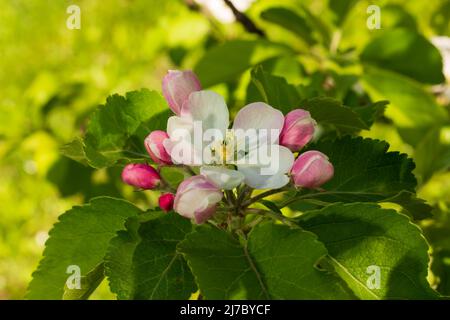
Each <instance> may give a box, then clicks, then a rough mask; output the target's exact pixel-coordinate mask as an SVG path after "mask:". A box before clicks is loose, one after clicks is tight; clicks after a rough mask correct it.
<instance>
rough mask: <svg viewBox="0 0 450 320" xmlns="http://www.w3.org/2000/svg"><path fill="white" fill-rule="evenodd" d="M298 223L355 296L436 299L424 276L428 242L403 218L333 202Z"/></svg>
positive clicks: (363, 206) (366, 206) (370, 207)
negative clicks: (324, 251)
mask: <svg viewBox="0 0 450 320" xmlns="http://www.w3.org/2000/svg"><path fill="white" fill-rule="evenodd" d="M298 223H299V225H300V226H301V227H302V228H304V229H306V230H308V231H311V232H313V233H315V234H316V235H317V236H318V237H319V240H320V241H321V242H322V243H323V244H324V245H325V247H326V248H327V250H328V256H329V259H330V261H331V263H332V264H333V266H334V267H335V270H336V272H337V273H338V274H339V275H340V276H341V277H342V279H344V280H345V281H346V282H347V284H348V285H349V287H350V288H351V289H352V290H353V292H354V293H355V294H356V295H357V296H358V297H360V298H362V299H433V298H437V297H438V295H437V293H436V292H434V291H433V290H432V289H431V288H430V285H429V284H428V282H427V280H426V277H427V272H428V262H429V257H428V253H427V252H428V245H427V243H426V241H425V239H424V238H423V235H422V233H421V231H420V229H419V228H418V227H417V226H415V225H413V224H411V223H410V221H409V220H408V218H407V217H406V216H404V215H401V214H398V213H397V212H396V211H394V210H386V209H381V208H380V207H379V206H377V205H374V204H362V203H354V204H334V205H331V206H328V207H326V208H324V209H322V210H318V211H312V212H308V213H306V214H304V215H302V216H301V217H299V218H298ZM378 275H379V278H377V276H378Z"/></svg>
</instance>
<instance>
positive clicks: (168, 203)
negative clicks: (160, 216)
mask: <svg viewBox="0 0 450 320" xmlns="http://www.w3.org/2000/svg"><path fill="white" fill-rule="evenodd" d="M174 199H175V196H174V195H173V194H172V193H164V194H162V195H161V196H160V197H159V199H158V204H159V207H160V208H161V209H163V210H164V211H165V212H169V211H170V210H172V209H173V201H174Z"/></svg>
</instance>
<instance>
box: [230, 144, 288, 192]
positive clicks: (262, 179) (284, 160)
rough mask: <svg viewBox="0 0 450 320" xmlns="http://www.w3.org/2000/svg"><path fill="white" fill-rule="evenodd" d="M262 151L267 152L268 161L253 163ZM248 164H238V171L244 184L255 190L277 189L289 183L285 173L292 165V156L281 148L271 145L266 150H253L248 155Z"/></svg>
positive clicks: (286, 149) (284, 148)
mask: <svg viewBox="0 0 450 320" xmlns="http://www.w3.org/2000/svg"><path fill="white" fill-rule="evenodd" d="M262 151H264V152H266V151H268V157H267V158H268V159H267V160H268V161H267V162H266V161H264V162H261V161H260V162H259V163H257V164H251V163H252V162H251V161H253V163H254V162H255V159H260V158H261V155H257V154H256V153H261V152H262ZM248 161H249V163H248V164H239V165H238V170H239V171H240V172H242V173H243V174H244V176H245V180H244V182H245V184H247V185H248V186H250V187H252V188H255V189H278V188H281V187H283V186H285V185H286V184H287V183H288V182H289V178H288V177H287V175H286V174H287V173H288V172H289V171H290V170H291V168H292V165H293V163H294V155H293V154H292V152H291V151H290V150H289V149H288V148H286V147H283V146H279V145H271V146H269V147H268V148H267V150H262V149H261V148H260V149H258V150H254V151H252V152H251V153H250V154H249V157H248Z"/></svg>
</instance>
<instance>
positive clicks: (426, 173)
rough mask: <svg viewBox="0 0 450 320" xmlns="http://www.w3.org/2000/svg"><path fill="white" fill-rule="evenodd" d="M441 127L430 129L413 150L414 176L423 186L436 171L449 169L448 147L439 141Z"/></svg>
mask: <svg viewBox="0 0 450 320" xmlns="http://www.w3.org/2000/svg"><path fill="white" fill-rule="evenodd" d="M441 130H442V128H441V127H437V128H436V127H435V128H431V129H430V131H429V132H428V133H427V134H426V135H425V136H424V137H423V139H422V140H421V141H420V142H419V143H418V144H417V146H416V148H415V150H414V160H415V161H416V164H417V168H416V171H415V172H416V174H417V175H418V176H420V177H421V182H422V184H424V183H425V182H426V181H428V180H429V179H430V178H431V176H432V175H433V174H434V173H435V172H438V171H442V170H446V169H447V168H449V167H450V145H449V144H446V143H444V142H443V141H442V140H441Z"/></svg>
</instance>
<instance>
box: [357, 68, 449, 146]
mask: <svg viewBox="0 0 450 320" xmlns="http://www.w3.org/2000/svg"><path fill="white" fill-rule="evenodd" d="M362 80H363V81H362V84H363V86H364V88H365V89H366V91H367V92H368V93H369V95H370V96H371V98H372V99H373V100H389V101H390V105H389V107H388V108H387V109H386V111H385V115H386V116H387V117H388V118H390V119H391V120H392V121H393V122H394V124H395V125H396V126H397V127H398V128H401V129H407V130H412V131H414V132H415V135H414V136H412V137H411V138H410V139H409V140H407V141H406V142H408V143H410V144H413V145H415V144H416V143H417V142H418V140H420V139H421V138H422V137H423V135H424V134H425V133H426V132H427V131H428V130H429V128H431V127H435V126H436V125H439V124H442V123H444V122H445V121H446V120H448V115H447V114H446V112H445V110H444V108H442V107H440V106H439V105H438V104H437V103H436V100H435V99H434V97H433V96H432V95H431V94H429V93H428V92H427V91H425V89H424V88H423V87H422V86H421V85H420V84H419V83H417V82H415V81H414V80H411V79H409V78H407V77H404V76H401V75H399V74H396V73H393V72H389V71H385V70H381V69H378V68H365V69H364V74H363V76H362Z"/></svg>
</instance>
